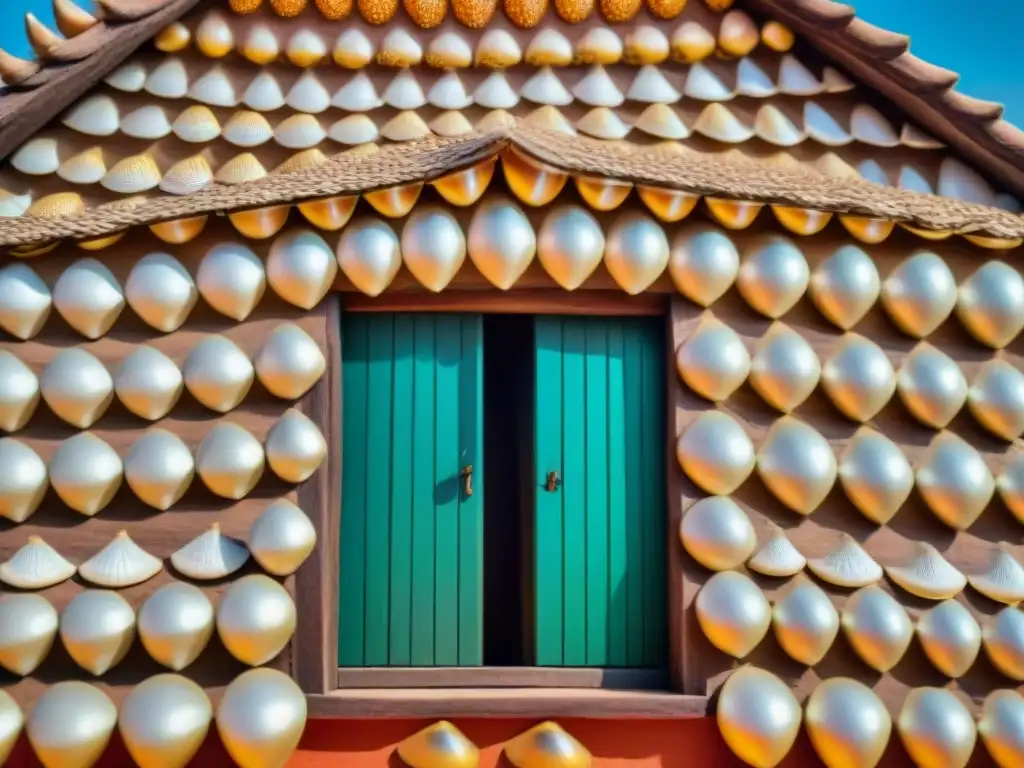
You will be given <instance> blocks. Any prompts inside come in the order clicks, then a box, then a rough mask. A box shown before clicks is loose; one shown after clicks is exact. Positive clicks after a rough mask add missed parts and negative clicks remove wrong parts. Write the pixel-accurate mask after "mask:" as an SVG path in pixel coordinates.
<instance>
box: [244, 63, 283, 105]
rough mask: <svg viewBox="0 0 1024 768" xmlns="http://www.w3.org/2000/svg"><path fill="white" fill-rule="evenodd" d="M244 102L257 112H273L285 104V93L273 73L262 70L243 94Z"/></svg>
mask: <svg viewBox="0 0 1024 768" xmlns="http://www.w3.org/2000/svg"><path fill="white" fill-rule="evenodd" d="M242 103H243V104H245V106H247V107H249V108H250V109H255V110H256V111H257V112H272V111H274V110H275V109H280V108H281V107H283V106H284V93H282V92H281V86H280V85H278V82H277V80H276V79H275V78H274V76H273V75H272V74H270V73H269V72H267V71H261V72H260V73H259V74H258V75H256V77H254V78H253V79H252V82H250V83H249V86H248V87H247V88H246V89H245V93H243V94H242Z"/></svg>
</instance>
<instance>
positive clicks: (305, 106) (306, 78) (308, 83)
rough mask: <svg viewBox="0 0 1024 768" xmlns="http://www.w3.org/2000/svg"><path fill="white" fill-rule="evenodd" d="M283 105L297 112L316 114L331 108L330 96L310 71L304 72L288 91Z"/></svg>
mask: <svg viewBox="0 0 1024 768" xmlns="http://www.w3.org/2000/svg"><path fill="white" fill-rule="evenodd" d="M285 103H286V104H287V105H288V106H289V107H291V108H292V109H294V110H297V111H299V112H308V113H310V114H316V113H318V112H323V111H324V110H325V109H327V108H328V107H329V106H331V94H330V93H329V92H328V90H327V89H326V88H324V86H323V83H321V82H320V80H319V78H318V77H317V76H316V74H315V73H314V72H313V71H312V70H306V72H305V73H304V74H303V75H302V77H300V78H299V79H298V80H296V81H295V85H293V86H292V87H291V89H290V90H289V91H288V96H287V97H286V98H285Z"/></svg>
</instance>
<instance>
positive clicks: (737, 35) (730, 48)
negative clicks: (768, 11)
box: [718, 10, 760, 57]
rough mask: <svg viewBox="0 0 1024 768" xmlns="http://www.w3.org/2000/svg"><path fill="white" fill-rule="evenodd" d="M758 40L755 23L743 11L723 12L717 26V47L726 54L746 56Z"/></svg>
mask: <svg viewBox="0 0 1024 768" xmlns="http://www.w3.org/2000/svg"><path fill="white" fill-rule="evenodd" d="M759 42H760V35H759V34H758V30H757V25H756V24H755V23H754V21H753V20H752V19H751V18H750V17H749V16H748V15H747V14H745V13H744V12H743V11H739V10H734V11H730V12H729V13H727V14H725V16H724V17H723V18H722V23H721V25H720V26H719V28H718V47H719V48H720V49H721V50H722V52H723V53H725V54H726V55H728V56H737V57H739V56H746V55H747V54H748V53H750V52H751V51H752V50H754V48H756V47H757V44H758V43H759Z"/></svg>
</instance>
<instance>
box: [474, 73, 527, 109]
mask: <svg viewBox="0 0 1024 768" xmlns="http://www.w3.org/2000/svg"><path fill="white" fill-rule="evenodd" d="M473 101H475V102H476V103H477V104H479V105H480V106H481V107H487V108H488V109H512V107H514V106H515V105H516V104H518V103H519V93H518V92H517V91H516V90H515V89H514V88H513V87H512V86H511V85H509V82H508V79H507V78H506V77H505V71H504V70H501V69H498V70H495V71H494V72H492V73H491V74H489V75H488V76H487V77H485V78H484V79H483V80H482V81H481V82H480V84H479V85H478V86H477V87H476V90H474V91H473Z"/></svg>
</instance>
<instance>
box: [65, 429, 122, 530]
mask: <svg viewBox="0 0 1024 768" xmlns="http://www.w3.org/2000/svg"><path fill="white" fill-rule="evenodd" d="M47 470H48V473H49V476H50V484H51V485H52V486H53V489H54V490H55V491H56V492H57V495H58V496H60V498H61V501H63V502H64V503H65V504H67V505H68V506H69V507H71V508H72V509H73V510H75V511H76V512H80V513H81V514H83V515H86V516H87V517H92V516H93V515H95V514H96V513H97V512H99V511H100V510H102V509H103V508H104V507H106V506H107V504H109V503H110V501H111V499H113V498H114V494H116V493H117V491H118V489H119V488H120V487H121V480H122V472H123V466H122V464H121V459H120V457H118V455H117V453H116V452H115V451H114V449H113V448H111V447H110V446H109V445H107V443H105V442H103V440H101V439H100V438H98V437H96V436H95V435H94V434H92V433H91V432H80V433H78V434H77V435H75V436H74V437H71V438H68V439H67V440H64V441H63V442H61V444H60V445H59V446H58V447H57V450H56V451H54V453H53V456H51V457H50V462H49V465H48V466H47Z"/></svg>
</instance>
